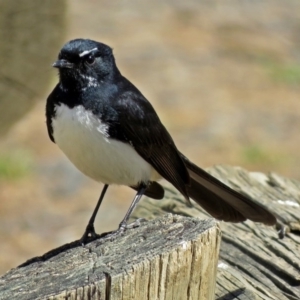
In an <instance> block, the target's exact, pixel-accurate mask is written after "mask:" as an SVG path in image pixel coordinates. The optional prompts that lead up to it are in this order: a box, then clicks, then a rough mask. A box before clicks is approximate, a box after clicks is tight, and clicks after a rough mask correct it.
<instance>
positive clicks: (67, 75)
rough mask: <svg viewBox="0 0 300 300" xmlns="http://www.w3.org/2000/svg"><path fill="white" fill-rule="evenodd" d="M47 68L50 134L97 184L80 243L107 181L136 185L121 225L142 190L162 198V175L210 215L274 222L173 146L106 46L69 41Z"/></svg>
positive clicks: (91, 229)
mask: <svg viewBox="0 0 300 300" xmlns="http://www.w3.org/2000/svg"><path fill="white" fill-rule="evenodd" d="M53 67H55V68H58V70H59V83H58V84H57V85H56V87H55V88H54V90H53V91H52V93H51V94H50V95H49V97H48V99H47V105H46V117H47V128H48V133H49V137H50V139H51V140H52V142H54V143H56V144H57V145H58V146H59V148H60V149H61V150H62V151H63V152H64V153H65V154H66V156H67V157H68V158H69V159H70V161H71V162H72V163H73V164H74V165H75V166H76V167H77V168H78V169H79V170H80V171H81V172H82V173H84V174H85V175H87V176H88V177H90V178H92V179H94V180H96V181H98V182H102V183H104V188H103V190H102V193H101V195H100V198H99V200H98V203H97V205H96V208H95V210H94V212H93V215H92V217H91V219H90V221H89V223H88V226H87V228H86V231H85V233H84V235H83V237H82V239H81V241H82V242H83V243H84V242H86V241H87V240H88V238H89V237H90V236H96V233H95V230H94V225H93V224H94V220H95V217H96V214H97V211H98V209H99V207H100V204H101V202H102V200H103V197H104V195H105V192H106V190H107V188H108V186H109V185H110V184H119V185H126V186H129V187H131V188H133V189H135V190H136V191H137V194H136V196H135V198H134V200H133V202H132V204H131V206H130V208H129V210H128V212H127V213H126V215H125V217H124V219H123V221H122V222H121V223H120V226H119V229H120V230H122V229H124V228H126V223H127V221H128V218H129V216H130V214H131V212H132V211H133V209H134V207H135V206H136V205H137V203H138V202H139V200H140V198H141V197H142V195H147V196H149V197H151V198H154V199H161V198H163V196H164V189H163V188H162V186H161V185H160V184H159V183H157V181H158V180H159V179H161V178H165V179H166V180H168V181H169V182H170V183H172V184H173V185H174V187H175V188H176V189H177V190H178V191H179V192H180V193H181V194H182V195H183V196H184V198H185V199H186V200H187V201H188V203H190V200H189V199H190V198H192V199H193V200H195V201H196V202H197V203H198V204H199V205H201V206H202V207H203V208H204V209H205V210H206V211H207V212H208V213H209V214H211V215H212V216H213V217H214V218H216V219H219V220H223V221H228V222H242V221H245V220H247V219H250V220H252V221H255V222H261V223H264V224H266V225H274V224H275V223H276V218H275V217H274V215H273V214H271V213H270V212H269V211H268V210H267V209H266V208H264V207H263V206H262V205H260V204H258V203H257V202H254V201H253V200H251V199H250V198H248V197H246V196H244V195H242V194H240V193H238V192H236V191H235V190H233V189H231V188H230V187H228V186H227V185H225V184H223V183H222V182H220V181H219V180H217V179H216V178H214V177H213V176H211V175H210V174H208V173H207V172H205V171H204V170H203V169H201V168H199V167H197V166H196V165H195V164H193V163H192V162H191V161H189V160H188V159H187V158H186V157H185V156H184V155H183V154H182V153H181V152H180V151H179V150H178V149H177V148H176V145H175V144H174V141H173V139H172V137H171V136H170V134H169V133H168V131H167V130H166V128H165V127H164V125H163V124H162V123H161V121H160V119H159V117H158V116H157V114H156V112H155V110H154V108H153V107H152V105H151V104H150V102H149V101H148V100H147V99H146V98H145V97H144V96H143V95H142V93H141V92H140V91H139V90H138V89H137V88H136V87H135V86H134V85H133V84H132V83H131V82H130V81H129V80H127V79H126V78H125V77H123V76H122V74H121V73H120V71H119V69H118V68H117V66H116V62H115V59H114V56H113V52H112V49H111V48H110V47H109V46H107V45H105V44H103V43H99V42H96V41H92V40H88V39H75V40H72V41H70V42H68V43H67V44H65V45H64V46H63V48H62V49H61V51H60V53H59V56H58V60H57V61H56V62H55V63H54V64H53Z"/></svg>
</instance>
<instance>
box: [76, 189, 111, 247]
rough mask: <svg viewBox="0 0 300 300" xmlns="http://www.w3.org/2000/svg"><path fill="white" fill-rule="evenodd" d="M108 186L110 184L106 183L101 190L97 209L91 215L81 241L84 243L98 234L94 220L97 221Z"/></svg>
mask: <svg viewBox="0 0 300 300" xmlns="http://www.w3.org/2000/svg"><path fill="white" fill-rule="evenodd" d="M107 188H108V184H105V185H104V187H103V189H102V192H101V195H100V197H99V200H98V202H97V205H96V207H95V209H94V211H93V214H92V216H91V218H90V220H89V222H88V224H87V226H86V229H85V232H84V234H83V236H82V237H81V239H80V242H81V243H82V244H86V242H87V241H88V239H89V238H91V237H92V238H95V237H96V236H97V234H96V232H95V228H94V222H95V218H96V215H97V213H98V210H99V207H100V205H101V203H102V200H103V198H104V195H105V193H106V191H107Z"/></svg>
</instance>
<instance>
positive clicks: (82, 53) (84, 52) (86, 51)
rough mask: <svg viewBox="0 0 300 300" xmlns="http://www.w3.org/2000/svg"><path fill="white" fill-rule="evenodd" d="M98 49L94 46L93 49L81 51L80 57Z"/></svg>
mask: <svg viewBox="0 0 300 300" xmlns="http://www.w3.org/2000/svg"><path fill="white" fill-rule="evenodd" d="M96 50H98V48H93V49H92V50H85V51H83V52H81V53H80V54H79V57H82V56H85V55H88V54H90V53H91V52H93V51H96Z"/></svg>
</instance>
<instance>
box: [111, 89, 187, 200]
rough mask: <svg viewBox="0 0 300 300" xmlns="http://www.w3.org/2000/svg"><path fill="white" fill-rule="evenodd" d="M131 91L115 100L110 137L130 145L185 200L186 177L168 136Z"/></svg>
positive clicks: (143, 100)
mask: <svg viewBox="0 0 300 300" xmlns="http://www.w3.org/2000/svg"><path fill="white" fill-rule="evenodd" d="M128 84H129V83H128ZM130 88H131V90H129V91H128V90H127V91H126V92H124V93H122V94H121V95H119V96H118V97H117V99H115V100H114V103H113V109H114V110H115V111H117V112H118V118H117V122H116V120H114V122H112V123H111V124H110V131H109V134H110V136H112V137H116V138H118V139H119V140H123V141H124V142H127V143H129V144H131V145H132V146H133V148H134V149H135V150H136V151H137V152H138V153H139V154H140V155H141V156H142V157H143V158H144V159H145V160H146V161H147V162H148V163H149V164H151V165H152V166H153V167H154V169H155V170H156V171H157V172H158V173H159V174H160V175H161V176H162V177H164V178H165V179H166V180H168V181H169V182H170V183H172V184H173V185H174V186H175V187H176V188H177V189H178V190H179V191H180V192H181V193H182V194H183V195H184V197H185V198H186V199H187V200H188V199H189V198H188V194H187V191H186V186H187V185H188V184H189V174H188V171H187V169H186V166H185V164H184V162H183V160H182V158H181V157H180V155H179V152H178V150H177V148H176V146H175V144H174V142H173V140H172V138H171V136H170V134H169V133H168V131H167V130H166V128H165V127H164V126H163V124H162V123H161V121H160V119H159V118H158V116H157V114H156V112H155V110H154V108H153V107H152V105H151V104H150V103H149V102H148V101H147V99H146V98H144V97H143V96H142V95H141V93H140V92H139V91H138V90H135V88H134V87H133V86H130Z"/></svg>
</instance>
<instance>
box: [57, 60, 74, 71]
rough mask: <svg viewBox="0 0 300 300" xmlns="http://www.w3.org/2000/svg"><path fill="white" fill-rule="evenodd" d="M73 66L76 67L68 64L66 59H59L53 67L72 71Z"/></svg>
mask: <svg viewBox="0 0 300 300" xmlns="http://www.w3.org/2000/svg"><path fill="white" fill-rule="evenodd" d="M73 66H74V64H72V63H70V62H68V61H67V60H65V59H59V60H57V61H56V62H55V63H54V64H53V65H52V67H54V68H58V69H72V68H73Z"/></svg>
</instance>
